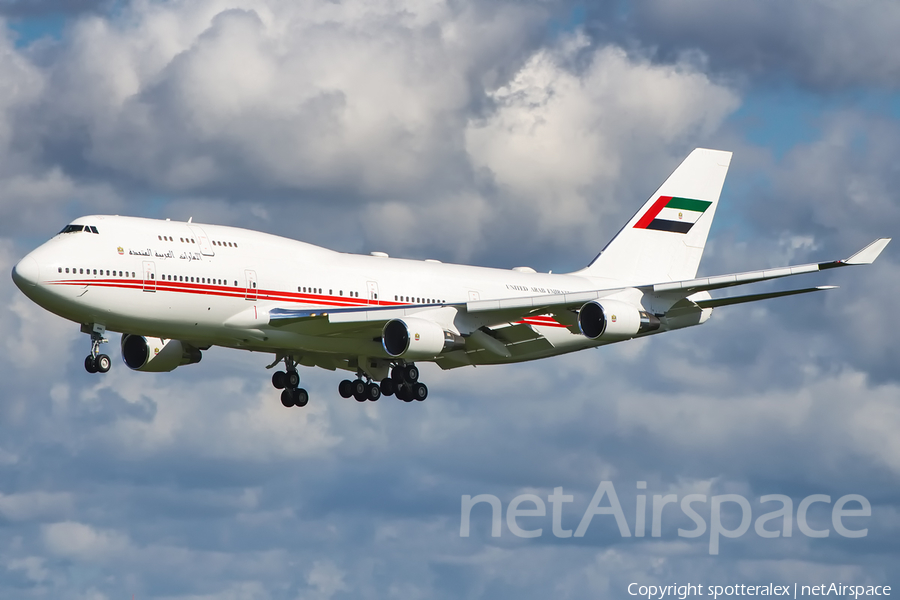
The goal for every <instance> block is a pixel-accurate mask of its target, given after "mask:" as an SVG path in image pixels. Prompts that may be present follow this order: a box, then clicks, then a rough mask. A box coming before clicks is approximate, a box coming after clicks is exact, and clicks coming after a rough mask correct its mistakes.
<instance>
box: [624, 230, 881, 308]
mask: <svg viewBox="0 0 900 600" xmlns="http://www.w3.org/2000/svg"><path fill="white" fill-rule="evenodd" d="M890 241H891V238H879V239H877V240H875V241H874V242H872V243H871V244H869V245H868V246H866V247H865V248H863V249H862V250H860V251H859V252H857V253H856V254H854V255H853V256H851V257H850V258H845V259H843V260H835V261H831V262H821V263H809V264H805V265H797V266H793V267H780V268H777V269H765V270H762V271H748V272H746V273H733V274H731V275H719V276H717V277H703V278H700V279H688V280H686V281H672V282H668V283H657V284H653V285H650V286H638V287H639V288H641V289H645V290H648V291H653V292H657V293H659V292H671V291H686V292H688V294H685V295H690V294H693V293H694V292H702V291H709V290H717V289H721V288H725V287H731V286H734V285H744V284H746V283H757V282H759V281H767V280H769V279H778V278H780V277H789V276H790V275H800V274H803V273H815V272H817V271H824V270H826V269H834V268H836V267H846V266H850V265H869V264H872V263H873V262H875V259H876V258H878V255H879V254H881V251H882V250H884V248H885V246H887V245H888V242H890Z"/></svg>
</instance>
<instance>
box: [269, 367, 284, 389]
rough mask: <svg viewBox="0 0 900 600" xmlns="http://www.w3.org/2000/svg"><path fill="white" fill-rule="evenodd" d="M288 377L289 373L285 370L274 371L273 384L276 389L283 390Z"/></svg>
mask: <svg viewBox="0 0 900 600" xmlns="http://www.w3.org/2000/svg"><path fill="white" fill-rule="evenodd" d="M286 379H287V373H285V372H284V371H275V372H274V373H272V385H273V386H275V389H276V390H283V389H284V384H285V382H286Z"/></svg>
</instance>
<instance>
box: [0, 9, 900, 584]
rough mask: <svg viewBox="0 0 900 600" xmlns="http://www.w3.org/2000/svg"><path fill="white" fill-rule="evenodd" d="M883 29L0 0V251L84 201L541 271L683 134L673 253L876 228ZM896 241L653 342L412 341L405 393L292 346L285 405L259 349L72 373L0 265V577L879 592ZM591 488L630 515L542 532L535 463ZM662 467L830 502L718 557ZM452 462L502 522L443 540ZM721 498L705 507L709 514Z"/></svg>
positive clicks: (896, 109)
mask: <svg viewBox="0 0 900 600" xmlns="http://www.w3.org/2000/svg"><path fill="white" fill-rule="evenodd" d="M898 29H900V5H895V4H885V3H881V2H875V1H874V0H860V1H858V2H853V3H846V2H838V1H827V0H822V1H818V2H804V3H800V2H796V3H787V2H780V1H775V0H761V1H759V2H753V3H722V2H717V1H714V0H682V1H680V2H649V1H638V2H629V3H624V2H600V1H598V2H591V3H581V2H574V1H567V0H558V1H557V0H541V1H529V0H516V1H508V2H507V1H503V0H491V1H481V0H473V1H461V0H452V1H441V0H428V1H421V0H417V1H411V0H390V1H387V2H379V3H370V2H363V1H361V0H348V1H344V2H339V1H335V2H310V1H306V0H301V1H294V0H292V1H287V0H284V1H278V0H192V1H190V2H189V1H186V0H172V1H168V2H157V1H152V0H134V1H131V2H128V1H118V2H114V1H111V0H81V1H79V2H63V1H62V0H39V1H34V0H31V1H28V2H25V1H21V0H2V1H0V267H2V269H0V270H2V271H3V272H6V273H9V272H10V270H11V269H12V267H13V265H14V264H15V263H16V262H17V261H18V260H19V258H21V257H22V256H24V255H25V254H27V253H28V252H29V251H30V250H32V249H33V248H35V247H36V246H38V245H40V244H41V243H42V242H43V241H44V240H46V239H48V238H50V237H51V236H52V235H54V234H55V233H56V232H57V231H59V230H60V229H61V228H62V227H63V226H64V225H66V224H67V223H68V222H69V221H70V220H72V219H74V218H76V217H78V216H81V215H86V214H123V215H124V214H127V215H135V216H144V217H153V218H171V219H176V220H177V219H183V220H187V219H188V218H193V219H194V221H196V222H201V223H215V224H224V225H235V226H242V227H249V228H253V229H258V230H262V231H266V232H269V233H273V234H277V235H283V236H287V237H292V238H295V239H300V240H304V241H307V242H311V243H315V244H319V245H323V246H327V247H329V248H332V249H336V250H340V251H345V252H360V253H368V252H370V251H384V252H388V253H390V254H391V255H392V256H403V257H408V258H417V259H426V258H434V259H439V260H443V261H446V262H450V261H453V262H463V263H467V264H478V265H486V266H493V267H499V268H512V267H516V266H530V267H533V268H535V269H537V270H539V271H548V270H553V272H564V271H570V270H575V269H578V268H581V267H583V266H584V265H586V264H587V263H588V262H589V261H590V260H591V258H592V257H593V256H595V255H596V253H597V252H598V251H599V250H600V249H601V248H602V247H603V245H605V243H606V242H607V241H608V240H609V239H610V238H611V237H612V236H613V235H614V234H615V233H616V231H617V230H618V229H619V228H620V227H621V225H622V224H623V223H624V222H625V221H626V220H627V219H628V218H629V217H630V216H631V215H632V214H633V213H634V212H635V210H637V208H639V207H640V206H641V205H642V204H643V203H644V202H645V201H646V199H647V198H648V197H649V196H650V194H652V193H653V191H654V190H655V189H656V187H657V186H658V185H659V184H660V183H661V182H662V181H663V180H664V179H665V178H666V176H667V175H668V174H669V173H670V172H671V171H672V170H673V169H674V168H675V167H676V166H677V165H678V164H679V162H680V161H681V160H682V159H683V158H684V157H685V156H686V155H687V154H688V153H689V152H690V151H691V150H692V149H693V148H695V147H709V148H718V149H724V150H731V151H733V152H734V157H733V160H732V163H731V169H730V172H729V177H728V179H727V180H726V183H725V187H724V189H723V192H722V200H721V204H720V206H719V210H718V213H717V216H716V221H715V222H714V224H713V226H712V230H711V234H710V239H709V243H708V244H707V248H706V252H705V254H704V258H703V262H702V263H701V265H700V274H701V275H715V274H721V273H729V272H736V271H744V270H753V269H759V268H766V267H770V266H781V265H786V264H800V263H806V262H815V261H825V260H834V259H838V258H844V257H847V256H849V255H850V254H852V253H853V252H855V251H856V250H858V249H859V248H861V247H863V246H864V245H865V244H867V243H868V242H870V241H871V240H873V239H875V238H877V237H890V236H893V235H894V232H895V231H896V230H897V229H898V225H900V201H898V199H897V197H896V192H895V190H896V189H898V187H900V185H898V184H900V168H898V161H897V157H898V156H900V54H898V53H897V52H896V51H895V47H896V41H895V39H896V31H897V30H898ZM896 257H897V249H896V248H895V247H894V245H890V246H888V248H887V250H886V251H885V252H884V254H883V255H882V256H881V257H880V258H879V260H878V261H877V262H876V263H875V264H874V265H872V266H870V267H865V268H863V267H857V268H852V269H836V270H830V271H828V272H824V273H821V274H816V275H805V276H802V277H804V278H806V279H805V280H804V281H802V282H799V283H800V284H801V285H804V286H805V285H838V286H840V288H839V289H837V290H833V291H829V292H826V293H822V294H814V295H806V296H800V297H794V298H787V299H779V300H772V301H769V302H765V303H758V304H753V305H744V306H741V307H725V308H721V309H717V310H716V311H715V314H714V315H713V317H712V319H711V320H710V321H709V322H708V323H706V324H704V325H703V326H702V327H696V328H691V329H688V330H684V331H679V332H675V333H670V334H667V335H665V336H659V337H654V338H650V339H642V340H638V341H631V342H626V343H622V344H616V345H612V346H609V347H605V348H602V349H598V350H588V351H583V352H580V353H576V354H573V355H570V356H563V357H556V358H552V359H546V360H542V361H539V362H536V363H531V364H523V365H507V366H497V367H480V368H477V369H475V368H473V369H458V370H454V371H447V372H444V371H441V370H440V369H439V368H438V367H436V366H434V365H421V366H422V378H423V380H424V381H426V382H427V383H428V385H429V390H430V393H429V397H428V399H427V400H426V401H425V402H422V403H413V404H411V405H408V404H405V403H402V402H399V401H397V400H396V399H395V398H384V399H383V400H381V401H379V402H377V403H371V402H370V403H366V404H357V403H356V402H354V401H352V400H347V401H344V400H343V399H341V398H340V397H339V396H338V394H337V389H336V388H337V383H338V381H339V380H340V379H341V378H342V375H340V374H338V373H331V372H327V371H316V370H312V369H303V371H302V372H301V376H302V378H303V382H304V386H305V387H306V388H307V389H308V390H309V391H310V395H311V400H310V403H309V405H308V406H307V407H306V408H305V409H304V410H299V409H291V410H286V409H284V408H283V407H282V406H281V404H280V402H279V399H278V395H277V392H276V391H275V390H274V389H273V388H272V387H271V384H270V382H269V374H270V372H269V371H266V370H265V368H264V367H265V366H266V365H267V364H268V363H269V362H271V357H270V356H267V355H258V354H249V353H242V352H239V351H235V350H225V349H215V348H214V349H211V350H210V351H208V352H206V353H205V355H204V358H203V361H202V362H201V363H199V364H196V365H190V366H185V367H181V368H178V369H176V370H175V371H173V372H171V373H163V374H149V373H137V372H132V371H130V370H129V369H127V368H126V367H125V365H124V364H122V363H121V361H120V360H119V359H120V355H119V351H118V337H119V336H118V335H115V334H114V335H112V336H111V337H112V339H111V343H110V344H109V347H108V350H109V352H110V354H111V355H112V356H113V359H114V366H113V369H112V370H111V371H110V372H109V373H108V374H106V375H104V376H102V377H101V376H97V375H93V376H92V375H88V374H87V373H85V372H84V369H83V366H82V361H83V357H84V355H85V354H86V353H87V352H88V350H89V339H88V337H87V336H85V335H84V334H81V333H79V328H78V325H77V324H73V323H69V322H65V321H63V320H62V319H60V318H58V317H56V316H53V315H51V314H49V313H47V312H45V311H43V310H42V309H41V308H39V307H37V306H35V305H34V304H32V303H30V301H28V300H27V299H26V298H25V297H24V296H23V295H22V294H21V293H20V292H19V291H18V290H17V289H16V288H15V286H14V285H13V283H12V281H11V279H10V278H9V277H8V276H7V277H4V278H0V301H2V303H3V304H4V305H5V306H6V307H7V308H6V309H4V310H2V311H0V332H2V333H3V342H2V343H3V354H2V356H3V358H4V360H3V361H2V362H0V380H2V381H3V382H4V385H3V391H2V392H0V597H3V598H55V599H86V600H87V599H90V600H105V599H110V600H111V599H113V598H130V597H134V598H137V599H143V598H161V599H172V600H174V599H179V600H188V599H191V600H198V599H213V598H216V599H219V598H221V599H226V600H231V599H234V600H238V599H240V600H243V599H248V600H250V599H252V600H269V599H272V600H275V599H278V600H282V599H286V600H295V599H316V600H318V599H321V600H326V599H335V600H338V599H345V598H354V599H356V598H363V599H370V598H371V599H381V598H397V599H417V598H423V599H424V598H428V599H451V598H452V599H455V598H466V599H480V598H491V599H496V598H516V599H529V598H548V597H553V598H573V599H574V598H578V599H582V598H634V597H636V596H631V595H629V594H628V591H627V590H628V586H629V584H631V583H637V584H639V585H651V584H657V585H659V584H661V585H666V584H673V583H679V584H686V583H693V584H704V585H707V586H708V585H722V586H725V585H735V584H747V585H759V584H768V583H775V584H794V583H797V584H799V585H818V584H822V583H825V584H830V583H832V582H834V583H843V584H853V585H873V586H874V585H892V586H894V588H895V590H896V589H897V588H900V576H898V575H897V574H896V565H897V564H900V541H898V540H900V441H898V438H897V434H896V432H897V431H898V430H900V370H898V369H897V364H898V361H900V351H898V348H897V344H896V340H897V338H898V335H897V334H898V327H897V325H896V323H895V317H894V315H896V314H897V313H898V306H897V298H898V296H900V283H898V282H900V266H898V260H897V258H896ZM791 283H795V282H791ZM787 285H789V284H787ZM783 288H784V286H781V287H779V285H778V284H763V285H760V286H758V288H756V289H755V290H754V291H764V290H774V289H783ZM603 482H608V484H611V485H613V486H614V489H615V492H616V494H617V499H618V501H619V502H620V503H621V506H622V507H623V514H624V517H625V520H626V521H627V526H628V529H629V530H630V531H631V532H632V533H634V532H635V531H636V526H637V522H636V516H635V511H636V508H635V507H636V506H637V503H638V502H640V501H642V500H641V498H642V497H643V498H645V500H646V502H647V506H648V512H647V515H648V517H647V524H646V531H647V535H645V536H643V537H638V536H636V535H631V536H629V537H625V536H623V535H622V534H621V531H620V529H619V527H618V526H617V521H616V519H615V518H614V515H609V514H602V512H601V514H598V515H597V516H595V517H594V518H593V521H592V524H591V525H590V526H589V528H588V530H587V533H586V534H585V535H584V536H577V537H576V536H572V537H561V536H557V535H555V534H554V533H552V518H551V500H549V497H550V496H551V495H552V494H554V490H555V489H557V488H562V489H563V492H562V493H563V494H565V495H569V496H571V501H570V502H568V503H565V504H563V505H562V507H563V508H562V516H561V521H560V525H561V527H562V528H564V529H569V530H574V529H576V527H577V526H578V525H579V523H580V521H581V520H582V515H583V514H585V512H586V511H588V510H589V508H590V507H591V506H601V509H600V510H601V511H602V507H608V506H610V503H609V501H610V498H609V496H608V495H607V497H606V498H605V499H603V501H602V503H597V504H592V500H593V499H594V495H595V492H596V491H597V490H598V486H601V484H603ZM640 482H644V484H645V485H646V487H645V488H640V487H639V486H640V485H642V484H641V483H640ZM691 494H701V495H704V496H706V497H708V498H710V499H711V498H713V497H719V498H720V499H722V498H734V497H738V496H739V497H742V498H746V499H747V501H748V503H749V505H748V506H749V509H750V510H751V511H752V518H753V520H754V521H755V520H756V519H757V518H758V517H759V516H761V515H764V514H766V513H768V512H771V511H772V510H774V509H775V508H778V503H775V504H771V503H764V502H763V501H762V500H761V499H762V498H763V497H764V496H769V495H779V496H782V497H787V498H789V499H790V502H791V505H792V507H793V509H792V510H793V513H792V514H793V517H796V521H799V517H798V516H797V514H798V507H799V505H800V504H801V502H802V501H803V500H804V499H805V498H809V497H813V496H814V495H824V496H827V497H828V499H829V500H828V501H827V503H826V502H818V503H813V504H811V505H810V507H809V510H808V513H807V515H808V522H809V526H810V527H812V528H813V529H817V530H825V529H829V531H830V533H829V535H828V537H810V536H809V535H806V534H804V533H802V530H801V529H800V527H799V522H794V523H793V530H792V535H791V536H789V537H788V536H785V535H782V536H779V537H777V538H770V537H764V536H762V535H759V533H758V531H757V530H756V529H755V527H754V526H750V527H749V530H748V531H747V533H746V534H743V535H740V536H739V537H734V538H729V537H724V536H721V537H720V538H719V539H718V553H712V552H711V538H712V532H711V531H710V530H707V532H706V533H705V534H704V535H701V536H699V537H695V538H689V537H684V536H681V535H679V533H678V530H679V529H682V530H689V529H691V528H692V527H693V526H694V525H693V524H692V521H691V519H690V518H689V516H690V515H689V513H687V512H685V511H683V510H681V509H680V508H679V504H678V503H677V502H680V501H681V500H682V499H683V498H685V497H686V496H689V495H691ZM479 495H490V496H494V497H496V498H497V499H498V500H499V502H500V504H501V507H502V510H503V513H502V520H501V521H502V522H501V523H500V525H501V528H500V535H499V536H498V537H494V536H492V535H491V528H492V520H491V508H490V505H489V504H487V503H482V504H479V505H477V506H476V507H475V508H473V510H472V513H471V523H470V532H469V535H468V536H464V535H461V526H462V521H463V511H462V507H463V505H464V500H463V498H464V497H465V496H469V497H475V496H479ZM523 495H525V496H524V501H523ZM667 495H674V496H675V497H676V498H677V501H676V503H675V504H669V505H667V506H665V507H663V509H662V513H661V515H662V517H661V526H660V531H659V535H658V536H653V535H651V533H650V532H651V524H650V515H651V510H650V508H649V507H650V506H651V505H652V504H653V502H654V500H653V497H654V496H659V497H663V496H667ZM848 495H855V496H862V497H863V498H864V499H865V500H866V501H867V502H868V503H869V505H870V507H871V511H870V512H871V514H870V515H869V516H851V517H848V518H845V519H844V523H845V524H846V525H847V526H848V527H849V528H850V529H854V530H856V529H863V528H865V529H866V532H867V533H866V535H865V536H863V537H857V538H850V537H845V536H842V535H839V534H838V533H837V529H836V527H834V526H833V521H832V507H834V506H835V505H836V504H837V502H838V499H839V498H842V497H844V496H848ZM534 497H537V498H539V499H542V500H541V502H542V504H543V505H544V506H545V509H546V513H545V515H544V516H543V517H542V516H528V513H527V512H524V513H522V514H523V515H524V516H521V517H519V518H518V521H516V520H513V524H514V525H515V524H516V523H518V524H519V525H520V526H521V527H523V528H524V529H537V528H539V527H540V528H542V534H541V535H539V536H536V537H531V538H524V537H519V536H517V535H515V533H514V531H513V529H511V528H510V527H509V520H508V514H509V511H508V510H507V509H508V508H509V507H510V505H512V504H513V503H519V504H518V506H519V510H525V511H527V510H528V509H532V510H535V507H536V506H537V504H536V503H535V502H534ZM815 498H819V499H821V498H822V496H815ZM711 502H712V500H710V503H711ZM859 506H861V504H860V503H856V504H853V503H852V502H851V503H850V504H848V505H847V508H848V509H852V508H858V507H859ZM694 507H695V508H696V509H697V510H698V512H699V514H700V515H701V517H702V519H703V520H704V523H708V524H709V525H710V529H711V525H712V523H713V514H712V511H711V508H710V507H711V505H710V504H703V505H700V504H695V505H694ZM741 516H742V512H741V509H740V506H739V505H738V504H737V503H736V502H731V503H730V504H729V503H727V502H725V503H724V504H723V505H722V507H721V515H720V519H721V521H722V523H723V524H724V525H723V527H725V528H726V529H728V530H735V529H737V528H739V524H740V521H741ZM783 522H784V520H783V518H782V519H776V520H775V521H771V522H769V524H768V525H766V526H765V527H766V530H767V531H779V530H780V529H781V524H782V523H783ZM782 533H783V531H782ZM638 597H639V596H638Z"/></svg>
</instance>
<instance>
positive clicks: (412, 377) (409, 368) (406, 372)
mask: <svg viewBox="0 0 900 600" xmlns="http://www.w3.org/2000/svg"><path fill="white" fill-rule="evenodd" d="M403 377H404V379H406V381H408V382H409V383H415V382H417V381H418V380H419V367H417V366H416V365H406V366H405V367H403Z"/></svg>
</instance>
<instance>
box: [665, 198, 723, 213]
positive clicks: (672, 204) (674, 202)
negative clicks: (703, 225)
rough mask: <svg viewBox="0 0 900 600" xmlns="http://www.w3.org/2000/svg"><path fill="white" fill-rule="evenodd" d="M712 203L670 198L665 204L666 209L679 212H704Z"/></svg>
mask: <svg viewBox="0 0 900 600" xmlns="http://www.w3.org/2000/svg"><path fill="white" fill-rule="evenodd" d="M710 204H712V202H707V201H706V200H691V199H690V198H672V199H671V200H669V202H668V204H666V208H678V209H680V210H692V211H694V212H700V213H702V212H704V211H705V210H706V209H707V208H709V205H710Z"/></svg>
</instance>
